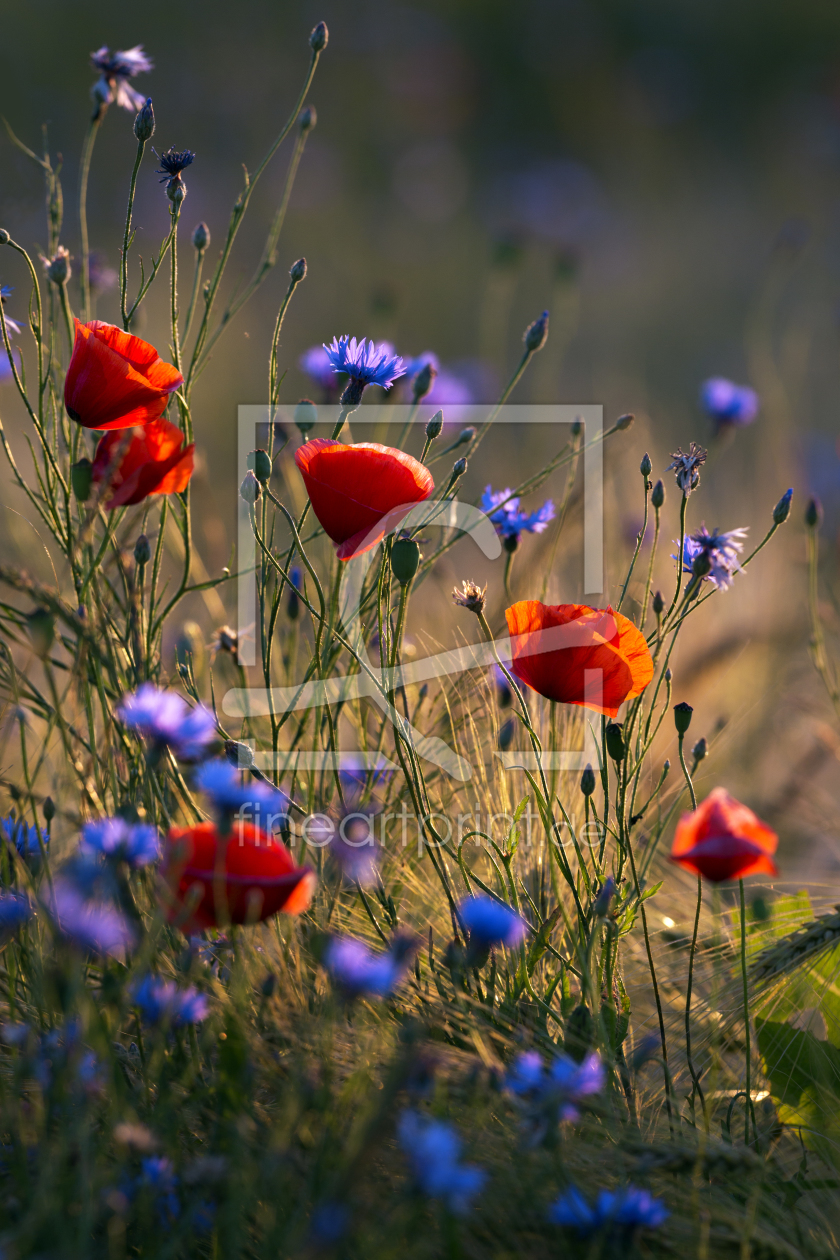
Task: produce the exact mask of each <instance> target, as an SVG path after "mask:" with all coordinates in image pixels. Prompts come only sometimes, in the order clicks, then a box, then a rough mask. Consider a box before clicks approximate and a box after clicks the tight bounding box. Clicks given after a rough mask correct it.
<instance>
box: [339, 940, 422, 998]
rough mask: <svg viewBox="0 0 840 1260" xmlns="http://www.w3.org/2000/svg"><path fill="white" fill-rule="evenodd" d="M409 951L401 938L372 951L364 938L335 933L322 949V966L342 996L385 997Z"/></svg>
mask: <svg viewBox="0 0 840 1260" xmlns="http://www.w3.org/2000/svg"><path fill="white" fill-rule="evenodd" d="M409 953H410V951H409V949H408V948H407V942H403V941H401V940H397V941H395V942H394V943H393V945H392V947H391V949H390V950H388V951H387V952H386V953H382V954H376V953H374V952H373V950H372V949H369V948H368V947H367V945H365V943H364V941H358V940H355V939H353V938H352V937H348V936H343V937H340V936H337V937H334V938H333V939H332V940H331V941H330V943H329V944H328V945H327V948H326V950H325V951H324V967H325V968H326V970H327V973H328V974H329V976H330V978H331V979H332V981H333V983H334V984H335V986H336V988H338V989H339V990H340V991H341V992H342V993H344V995H345V996H346V997H361V996H367V997H378V998H381V997H388V995H389V994H391V993H393V991H394V989H395V988H396V987H397V985H398V984H399V983H400V981H401V980H402V979H403V977H404V976H405V974H406V971H407V969H408V959H409Z"/></svg>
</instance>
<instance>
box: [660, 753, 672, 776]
mask: <svg viewBox="0 0 840 1260" xmlns="http://www.w3.org/2000/svg"><path fill="white" fill-rule="evenodd" d="M670 772H671V762H670V760H669V759H668V758H667V757H666V758H665V760H664V761H663V762H662V778H663V779H664V778H665V777H666V776H667V775H668V774H670Z"/></svg>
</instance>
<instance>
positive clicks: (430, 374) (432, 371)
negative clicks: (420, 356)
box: [411, 363, 437, 402]
mask: <svg viewBox="0 0 840 1260" xmlns="http://www.w3.org/2000/svg"><path fill="white" fill-rule="evenodd" d="M436 376H437V368H436V367H435V365H434V363H424V364H423V366H422V367H421V369H420V371H419V372H418V373H417V375H416V376H415V378H414V384H413V385H412V387H411V388H412V393H413V396H414V401H415V402H419V401H420V399H421V398H425V397H426V395H427V394H428V393H429V392H430V390H431V388H432V386H433V385H434V383H435V377H436Z"/></svg>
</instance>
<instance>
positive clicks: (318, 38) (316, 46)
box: [309, 22, 330, 53]
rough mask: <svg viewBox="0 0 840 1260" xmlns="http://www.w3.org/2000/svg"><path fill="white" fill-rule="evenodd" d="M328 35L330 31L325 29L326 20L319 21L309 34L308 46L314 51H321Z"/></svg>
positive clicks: (324, 46)
mask: <svg viewBox="0 0 840 1260" xmlns="http://www.w3.org/2000/svg"><path fill="white" fill-rule="evenodd" d="M329 37H330V33H329V31H328V30H327V24H326V22H319V23H318V25H317V26H316V27H315V29H314V30H313V32H312V34H311V35H310V36H309V47H310V48H311V49H312V51H313V52H314V53H320V52H323V51H324V49H325V48H326V46H327V41H328V40H329Z"/></svg>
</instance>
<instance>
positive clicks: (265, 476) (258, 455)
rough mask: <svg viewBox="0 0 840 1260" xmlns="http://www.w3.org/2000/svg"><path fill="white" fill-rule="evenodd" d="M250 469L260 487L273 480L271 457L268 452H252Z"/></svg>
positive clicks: (249, 460)
mask: <svg viewBox="0 0 840 1260" xmlns="http://www.w3.org/2000/svg"><path fill="white" fill-rule="evenodd" d="M248 467H249V468H250V469H251V471H252V472H253V474H254V476H255V477H256V479H257V481H258V482H259V483H260V485H261V486H264V485H265V483H266V482H267V481H269V480H270V478H271V467H272V466H271V456H270V455H269V453H268V451H262V450H257V451H251V454H250V455H249V456H248Z"/></svg>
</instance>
